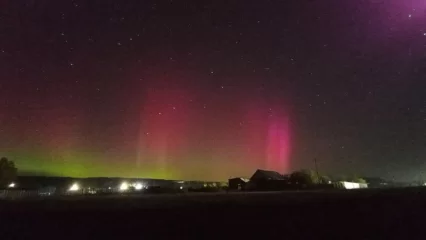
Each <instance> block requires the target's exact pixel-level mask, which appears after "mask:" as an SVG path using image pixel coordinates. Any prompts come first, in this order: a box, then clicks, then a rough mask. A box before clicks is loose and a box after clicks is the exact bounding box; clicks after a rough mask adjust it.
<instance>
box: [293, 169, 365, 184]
mask: <svg viewBox="0 0 426 240" xmlns="http://www.w3.org/2000/svg"><path fill="white" fill-rule="evenodd" d="M335 180H338V181H347V182H356V183H366V181H365V180H364V179H363V178H360V177H358V176H352V177H346V176H340V177H338V178H336V179H335ZM289 181H290V182H291V183H293V184H306V185H313V184H329V183H331V181H332V180H331V178H330V177H328V176H326V175H319V174H318V173H317V172H315V171H313V170H300V171H295V172H293V173H291V174H290V175H289Z"/></svg>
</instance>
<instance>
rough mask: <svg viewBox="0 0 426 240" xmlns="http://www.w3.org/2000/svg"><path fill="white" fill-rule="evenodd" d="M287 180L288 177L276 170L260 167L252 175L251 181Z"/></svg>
mask: <svg viewBox="0 0 426 240" xmlns="http://www.w3.org/2000/svg"><path fill="white" fill-rule="evenodd" d="M267 180H287V178H286V177H285V176H283V175H281V174H280V173H278V172H275V171H268V170H261V169H258V170H256V172H255V173H254V174H253V176H251V178H250V181H267Z"/></svg>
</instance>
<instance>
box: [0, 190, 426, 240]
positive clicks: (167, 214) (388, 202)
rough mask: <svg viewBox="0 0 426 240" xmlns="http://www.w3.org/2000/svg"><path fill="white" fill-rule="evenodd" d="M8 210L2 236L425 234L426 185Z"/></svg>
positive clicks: (90, 201)
mask: <svg viewBox="0 0 426 240" xmlns="http://www.w3.org/2000/svg"><path fill="white" fill-rule="evenodd" d="M0 214H1V219H2V221H1V224H0V225H1V227H0V228H1V231H0V234H2V235H3V234H4V235H3V236H1V235H0V238H1V239H8V238H10V237H12V236H14V237H21V238H25V239H30V238H31V239H33V238H35V237H36V236H40V237H43V236H46V237H54V238H73V239H85V238H87V237H89V236H93V237H98V238H106V239H109V238H111V237H114V238H120V239H127V238H134V237H136V236H137V237H149V238H150V239H152V238H155V239H159V238H164V237H167V238H168V239H188V238H196V239H204V238H209V239H219V238H221V239H240V238H243V237H244V238H253V237H255V236H257V235H258V236H259V237H262V238H272V237H274V238H275V237H280V238H281V239H333V238H337V239H407V238H409V236H412V237H415V239H424V238H425V237H423V235H419V234H422V232H423V231H422V230H423V229H424V228H425V227H424V225H425V222H424V219H426V189H423V188H407V189H383V190H379V189H366V190H352V191H337V190H334V191H306V192H303V191H301V192H250V193H244V192H242V193H190V194H168V195H166V194H165V195H140V196H105V197H96V196H90V197H83V196H81V197H78V196H76V197H64V198H57V199H46V200H26V201H4V202H0Z"/></svg>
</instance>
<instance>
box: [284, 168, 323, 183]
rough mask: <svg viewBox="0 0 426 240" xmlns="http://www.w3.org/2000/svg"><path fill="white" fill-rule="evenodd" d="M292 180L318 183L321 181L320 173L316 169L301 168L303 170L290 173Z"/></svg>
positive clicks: (294, 181)
mask: <svg viewBox="0 0 426 240" xmlns="http://www.w3.org/2000/svg"><path fill="white" fill-rule="evenodd" d="M290 181H291V182H292V183H298V184H306V185H311V184H318V183H320V179H319V178H318V175H317V174H316V172H315V171H312V170H301V171H295V172H293V173H292V174H290Z"/></svg>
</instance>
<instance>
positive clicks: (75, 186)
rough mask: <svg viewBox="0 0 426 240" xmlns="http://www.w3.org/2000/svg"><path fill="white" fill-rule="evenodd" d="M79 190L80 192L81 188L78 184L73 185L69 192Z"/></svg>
mask: <svg viewBox="0 0 426 240" xmlns="http://www.w3.org/2000/svg"><path fill="white" fill-rule="evenodd" d="M78 190H80V186H78V184H77V183H74V184H73V185H71V187H70V188H69V189H68V191H70V192H76V191H78Z"/></svg>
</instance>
